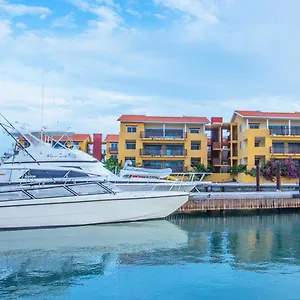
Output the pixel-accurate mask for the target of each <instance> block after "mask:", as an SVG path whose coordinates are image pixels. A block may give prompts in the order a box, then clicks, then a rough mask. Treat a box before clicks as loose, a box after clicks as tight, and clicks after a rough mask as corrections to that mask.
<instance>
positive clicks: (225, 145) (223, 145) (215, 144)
mask: <svg viewBox="0 0 300 300" xmlns="http://www.w3.org/2000/svg"><path fill="white" fill-rule="evenodd" d="M212 150H229V148H228V142H223V143H220V142H213V143H212Z"/></svg>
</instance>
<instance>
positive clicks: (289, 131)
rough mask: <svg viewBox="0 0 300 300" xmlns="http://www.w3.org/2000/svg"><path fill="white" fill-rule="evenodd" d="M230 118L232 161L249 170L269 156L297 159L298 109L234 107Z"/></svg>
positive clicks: (299, 137) (299, 142) (299, 150)
mask: <svg viewBox="0 0 300 300" xmlns="http://www.w3.org/2000/svg"><path fill="white" fill-rule="evenodd" d="M231 121H232V122H231V135H230V145H231V146H230V147H231V157H230V159H231V161H232V163H233V164H245V165H247V168H248V169H249V170H250V169H252V168H254V167H255V166H256V165H261V164H263V163H264V162H265V161H269V160H271V159H286V158H288V157H292V158H293V159H295V160H300V112H295V113H275V112H261V111H235V112H234V115H233V117H232V120H231Z"/></svg>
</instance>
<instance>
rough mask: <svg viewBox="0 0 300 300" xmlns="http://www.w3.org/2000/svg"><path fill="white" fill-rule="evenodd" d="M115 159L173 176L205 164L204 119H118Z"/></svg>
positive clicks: (206, 122) (161, 117)
mask: <svg viewBox="0 0 300 300" xmlns="http://www.w3.org/2000/svg"><path fill="white" fill-rule="evenodd" d="M118 121H119V122H120V134H119V143H118V158H119V161H121V162H122V163H123V164H124V162H125V161H126V160H131V161H133V162H135V163H136V165H138V166H143V167H146V168H172V170H173V172H182V171H187V170H190V171H191V170H193V166H194V165H195V164H196V163H198V162H201V163H204V164H205V165H206V164H207V137H206V133H205V125H206V124H208V123H209V120H208V119H207V118H205V117H187V116H183V117H169V116H146V115H122V116H121V117H120V118H119V119H118Z"/></svg>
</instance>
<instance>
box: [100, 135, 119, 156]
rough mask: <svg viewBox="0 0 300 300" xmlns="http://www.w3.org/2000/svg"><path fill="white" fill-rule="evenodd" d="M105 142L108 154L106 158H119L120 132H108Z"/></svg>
mask: <svg viewBox="0 0 300 300" xmlns="http://www.w3.org/2000/svg"><path fill="white" fill-rule="evenodd" d="M104 143H105V144H106V155H105V158H106V159H108V158H111V157H112V158H118V144H119V135H118V134H108V135H107V136H106V137H105V140H104Z"/></svg>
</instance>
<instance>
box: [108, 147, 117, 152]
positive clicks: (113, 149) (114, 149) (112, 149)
mask: <svg viewBox="0 0 300 300" xmlns="http://www.w3.org/2000/svg"><path fill="white" fill-rule="evenodd" d="M109 152H110V153H118V148H115V147H110V148H109Z"/></svg>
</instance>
